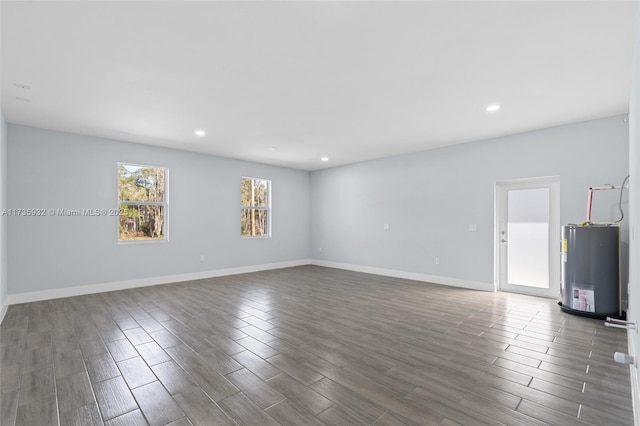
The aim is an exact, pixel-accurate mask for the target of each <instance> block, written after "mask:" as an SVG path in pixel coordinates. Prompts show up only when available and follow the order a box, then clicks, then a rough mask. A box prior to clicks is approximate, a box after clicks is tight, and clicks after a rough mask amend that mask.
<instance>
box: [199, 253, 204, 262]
mask: <svg viewBox="0 0 640 426" xmlns="http://www.w3.org/2000/svg"><path fill="white" fill-rule="evenodd" d="M200 262H204V254H201V255H200Z"/></svg>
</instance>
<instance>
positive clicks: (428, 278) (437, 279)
mask: <svg viewBox="0 0 640 426" xmlns="http://www.w3.org/2000/svg"><path fill="white" fill-rule="evenodd" d="M311 264H312V265H317V266H325V267H327V268H337V269H346V270H348V271H355V272H365V273H367V274H375V275H384V276H386V277H394V278H403V279H406V280H413V281H423V282H428V283H433V284H440V285H447V286H451V287H462V288H467V289H470V290H482V291H495V286H494V285H493V283H483V282H479V281H468V280H461V279H458V278H450V277H441V276H438V275H428V274H420V273H417V272H407V271H399V270H397V269H385V268H376V267H374V266H363V265H353V264H350V263H340V262H329V261H327V260H320V259H311Z"/></svg>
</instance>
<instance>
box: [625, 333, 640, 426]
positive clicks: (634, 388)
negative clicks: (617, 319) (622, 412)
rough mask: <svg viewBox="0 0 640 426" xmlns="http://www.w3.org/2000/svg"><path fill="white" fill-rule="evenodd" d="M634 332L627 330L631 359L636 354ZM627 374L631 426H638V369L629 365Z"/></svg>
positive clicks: (639, 409) (639, 419)
mask: <svg viewBox="0 0 640 426" xmlns="http://www.w3.org/2000/svg"><path fill="white" fill-rule="evenodd" d="M635 338H636V332H635V330H627V346H628V349H627V352H628V354H629V355H631V356H632V357H635V356H637V354H636V353H635V352H636V342H635ZM629 374H630V375H631V401H632V403H633V424H634V425H635V426H640V383H639V382H638V367H636V366H635V365H633V364H632V365H629Z"/></svg>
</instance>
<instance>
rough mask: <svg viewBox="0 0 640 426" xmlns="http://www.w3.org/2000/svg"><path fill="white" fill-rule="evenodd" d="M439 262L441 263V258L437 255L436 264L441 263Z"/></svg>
mask: <svg viewBox="0 0 640 426" xmlns="http://www.w3.org/2000/svg"><path fill="white" fill-rule="evenodd" d="M439 264H440V258H439V257H436V265H439Z"/></svg>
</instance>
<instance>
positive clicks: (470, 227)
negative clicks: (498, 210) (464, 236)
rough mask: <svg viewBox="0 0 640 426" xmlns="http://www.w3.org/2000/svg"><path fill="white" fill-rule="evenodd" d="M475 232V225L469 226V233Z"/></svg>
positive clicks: (476, 226)
mask: <svg viewBox="0 0 640 426" xmlns="http://www.w3.org/2000/svg"><path fill="white" fill-rule="evenodd" d="M477 230H478V225H476V224H475V223H474V224H471V225H469V232H476V231H477Z"/></svg>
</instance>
